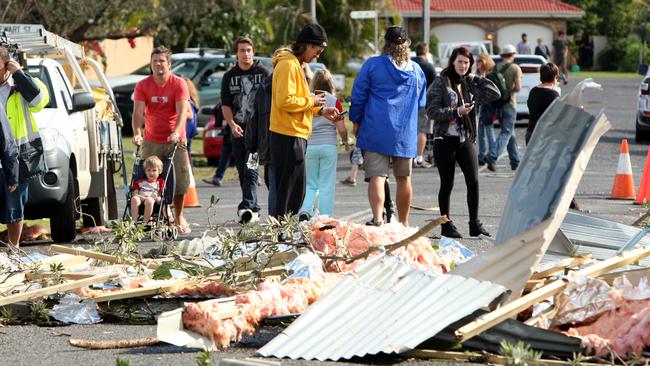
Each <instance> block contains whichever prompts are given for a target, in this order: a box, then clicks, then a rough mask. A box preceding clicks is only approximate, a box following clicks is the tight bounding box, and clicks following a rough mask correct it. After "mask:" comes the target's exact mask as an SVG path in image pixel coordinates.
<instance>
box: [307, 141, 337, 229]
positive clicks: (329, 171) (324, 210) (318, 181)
mask: <svg viewBox="0 0 650 366" xmlns="http://www.w3.org/2000/svg"><path fill="white" fill-rule="evenodd" d="M337 157H338V154H337V151H336V145H309V144H307V155H306V157H305V165H306V168H307V191H306V193H305V199H304V200H303V202H302V207H301V208H300V212H306V213H308V214H310V215H312V216H313V215H314V211H315V210H314V203H315V202H316V193H317V192H318V212H319V214H321V215H329V216H332V214H333V213H334V187H335V186H336V159H337Z"/></svg>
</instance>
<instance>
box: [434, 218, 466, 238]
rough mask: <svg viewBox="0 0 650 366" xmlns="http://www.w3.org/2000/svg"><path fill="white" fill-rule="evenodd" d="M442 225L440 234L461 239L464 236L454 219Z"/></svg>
mask: <svg viewBox="0 0 650 366" xmlns="http://www.w3.org/2000/svg"><path fill="white" fill-rule="evenodd" d="M441 226H442V231H441V233H440V235H442V236H444V237H446V238H453V239H461V238H462V237H463V236H462V235H460V233H459V232H458V229H456V225H454V223H453V222H452V221H448V222H446V223H444V224H442V225H441Z"/></svg>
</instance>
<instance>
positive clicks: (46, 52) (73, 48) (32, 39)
mask: <svg viewBox="0 0 650 366" xmlns="http://www.w3.org/2000/svg"><path fill="white" fill-rule="evenodd" d="M0 26H2V25H0ZM2 34H3V37H5V38H6V39H7V40H8V41H9V42H12V43H16V44H18V48H19V49H20V50H21V51H22V52H24V53H26V54H27V55H28V56H29V55H39V56H49V57H54V56H59V57H63V56H65V53H66V51H67V52H69V53H70V54H71V55H72V56H74V57H75V58H76V59H78V60H80V59H83V58H84V49H83V47H81V46H80V45H78V44H76V43H73V42H71V41H69V40H67V39H65V38H63V37H60V36H57V35H56V34H54V33H51V32H48V31H46V30H45V29H43V28H40V29H37V30H36V31H35V32H27V33H23V32H19V33H13V32H12V31H4V32H3V33H2Z"/></svg>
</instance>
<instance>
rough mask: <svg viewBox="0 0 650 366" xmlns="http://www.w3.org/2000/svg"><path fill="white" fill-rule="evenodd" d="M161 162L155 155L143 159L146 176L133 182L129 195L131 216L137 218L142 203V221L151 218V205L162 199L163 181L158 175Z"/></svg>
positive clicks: (160, 169)
mask: <svg viewBox="0 0 650 366" xmlns="http://www.w3.org/2000/svg"><path fill="white" fill-rule="evenodd" d="M162 170H163V163H162V161H161V160H160V159H159V158H158V157H157V156H155V155H152V156H150V157H148V158H147V159H146V160H145V161H144V172H145V175H146V176H147V177H146V178H140V179H136V181H135V182H133V195H132V196H131V217H132V218H133V220H137V218H138V208H139V207H140V205H141V204H143V203H144V222H145V223H148V222H149V221H150V220H151V215H152V213H153V207H154V205H155V204H156V203H157V202H160V200H161V199H162V190H163V186H164V184H165V181H164V180H163V179H162V178H159V177H158V176H159V175H160V173H162Z"/></svg>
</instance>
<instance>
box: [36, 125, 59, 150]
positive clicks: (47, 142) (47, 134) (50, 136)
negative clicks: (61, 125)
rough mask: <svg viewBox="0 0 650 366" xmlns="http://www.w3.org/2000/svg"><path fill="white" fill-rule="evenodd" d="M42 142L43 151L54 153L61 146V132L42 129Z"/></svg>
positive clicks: (40, 131) (40, 132)
mask: <svg viewBox="0 0 650 366" xmlns="http://www.w3.org/2000/svg"><path fill="white" fill-rule="evenodd" d="M38 132H39V134H40V135H41V141H43V150H45V151H54V150H56V147H57V146H58V145H59V136H60V133H59V130H57V129H51V128H43V129H40V130H39V131H38Z"/></svg>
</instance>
